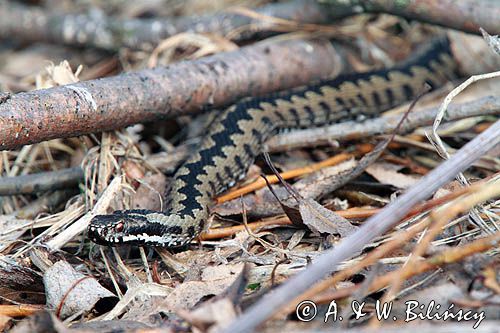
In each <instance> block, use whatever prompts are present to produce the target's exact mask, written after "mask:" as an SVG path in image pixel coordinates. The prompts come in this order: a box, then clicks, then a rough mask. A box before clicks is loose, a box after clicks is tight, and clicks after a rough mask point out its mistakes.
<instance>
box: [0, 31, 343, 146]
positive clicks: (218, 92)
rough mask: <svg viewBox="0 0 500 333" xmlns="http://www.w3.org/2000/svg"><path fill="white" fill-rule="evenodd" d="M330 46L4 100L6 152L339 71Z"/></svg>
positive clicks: (239, 56)
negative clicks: (26, 145)
mask: <svg viewBox="0 0 500 333" xmlns="http://www.w3.org/2000/svg"><path fill="white" fill-rule="evenodd" d="M336 59H337V57H336V54H335V52H334V50H333V48H332V47H331V45H330V44H329V43H327V42H321V41H304V40H288V41H282V42H267V43H266V42H262V43H257V44H253V45H251V46H247V47H244V48H241V49H239V50H236V51H233V52H227V53H219V54H216V55H213V56H210V57H205V58H202V59H198V60H194V61H183V62H179V63H176V64H173V65H171V66H168V67H165V68H157V69H152V70H143V71H139V72H133V73H127V74H123V75H119V76H115V77H109V78H104V79H99V80H92V81H85V82H79V83H75V84H70V85H66V86H61V87H55V88H50V89H44V90H36V91H31V92H27V93H19V94H15V95H9V96H5V97H3V98H2V99H1V100H0V150H1V149H12V148H15V147H18V146H21V145H24V144H29V143H35V142H40V141H44V140H49V139H53V138H62V137H70V136H77V135H82V134H87V133H91V132H100V131H107V130H112V129H117V128H121V127H125V126H128V125H131V124H134V123H138V122H147V121H153V120H158V119H162V118H166V117H175V116H179V115H181V114H182V115H185V114H193V113H196V112H199V111H200V110H202V109H206V108H209V107H221V106H224V105H228V104H230V103H232V102H235V101H236V100H238V99H239V98H242V97H244V96H248V95H261V94H266V93H270V92H272V91H277V90H282V89H287V88H291V87H294V86H297V85H303V84H306V83H308V82H310V81H312V80H317V79H319V78H324V77H327V76H329V75H332V72H333V71H334V70H339V68H338V66H337V68H336V65H337V64H338V61H336Z"/></svg>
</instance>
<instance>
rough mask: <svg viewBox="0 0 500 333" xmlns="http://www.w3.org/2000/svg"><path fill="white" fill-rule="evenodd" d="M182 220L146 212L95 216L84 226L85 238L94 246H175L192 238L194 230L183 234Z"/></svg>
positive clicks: (130, 211) (125, 211) (177, 217)
mask: <svg viewBox="0 0 500 333" xmlns="http://www.w3.org/2000/svg"><path fill="white" fill-rule="evenodd" d="M182 222H183V221H182V219H181V217H180V216H178V215H168V214H164V213H160V212H155V211H149V210H124V211H115V212H114V213H113V214H109V215H97V216H94V218H92V220H91V221H90V224H89V226H88V229H87V231H88V237H89V238H90V239H91V240H92V241H93V242H94V243H97V244H100V245H108V246H118V245H139V246H143V245H144V246H162V247H169V248H172V247H179V246H183V245H185V244H186V243H188V242H189V241H190V240H191V239H193V237H194V236H195V233H194V230H193V232H191V230H190V229H189V230H186V232H184V230H183V228H182V227H181V225H182Z"/></svg>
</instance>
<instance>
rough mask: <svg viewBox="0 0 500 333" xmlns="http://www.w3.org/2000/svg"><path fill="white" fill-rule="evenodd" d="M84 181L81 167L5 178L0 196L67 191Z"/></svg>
mask: <svg viewBox="0 0 500 333" xmlns="http://www.w3.org/2000/svg"><path fill="white" fill-rule="evenodd" d="M82 179H83V171H82V168H80V167H74V168H67V169H61V170H58V171H51V172H43V173H35V174H30V175H22V176H17V177H3V178H0V196H2V195H15V194H33V193H37V192H46V191H54V190H59V189H65V188H68V187H72V186H75V185H76V184H78V182H79V181H80V180H82Z"/></svg>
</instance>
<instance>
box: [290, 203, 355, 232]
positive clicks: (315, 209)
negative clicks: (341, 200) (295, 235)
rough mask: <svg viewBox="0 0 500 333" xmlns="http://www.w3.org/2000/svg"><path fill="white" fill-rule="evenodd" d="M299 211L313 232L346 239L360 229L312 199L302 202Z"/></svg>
mask: <svg viewBox="0 0 500 333" xmlns="http://www.w3.org/2000/svg"><path fill="white" fill-rule="evenodd" d="M299 211H300V215H301V216H302V221H303V223H304V224H305V225H306V226H307V227H308V228H309V229H311V230H312V231H316V232H319V233H328V234H330V235H334V234H338V235H340V237H345V236H347V235H350V234H351V233H353V232H354V231H356V230H357V229H358V227H356V226H353V225H352V224H351V223H350V222H349V220H347V219H345V218H343V217H342V216H340V215H337V214H335V213H334V212H332V211H331V210H329V209H326V208H325V207H323V206H321V205H320V204H319V203H317V202H316V201H314V200H312V199H303V200H301V201H300V203H299Z"/></svg>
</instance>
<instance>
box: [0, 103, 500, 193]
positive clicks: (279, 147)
mask: <svg viewBox="0 0 500 333" xmlns="http://www.w3.org/2000/svg"><path fill="white" fill-rule="evenodd" d="M437 110H438V109H437V108H432V109H428V110H423V111H419V112H414V113H410V114H409V115H408V118H407V120H406V121H405V123H403V125H402V126H401V131H400V132H409V131H411V130H414V129H415V128H417V127H420V126H424V125H426V124H431V123H432V121H433V120H434V119H435V116H436V113H437ZM497 114H500V98H497V97H492V96H489V97H484V98H481V99H477V100H475V101H472V102H468V103H463V104H456V105H451V106H450V107H449V109H448V110H447V118H446V121H451V120H458V119H463V118H467V117H475V116H485V115H497ZM400 119H401V116H400V115H395V116H390V117H381V118H377V119H372V120H370V121H366V122H363V123H352V122H348V123H343V124H335V125H332V126H329V127H322V128H314V129H306V130H297V131H293V132H290V133H287V134H280V135H277V136H275V137H273V138H271V139H270V140H269V141H267V143H266V145H267V146H268V148H269V150H270V151H273V152H276V151H284V150H290V149H294V148H301V147H310V146H317V145H320V144H329V143H330V142H331V140H347V139H360V138H364V137H367V136H371V135H378V134H386V133H390V132H392V131H394V128H395V127H396V125H397V123H398V122H399V120H400ZM191 148H192V147H191V146H188V145H184V146H181V147H179V148H176V150H175V151H174V152H173V153H172V152H171V153H168V154H162V153H160V154H155V155H151V156H149V157H148V158H147V161H148V163H149V164H151V165H152V166H154V167H157V168H159V169H161V170H162V171H167V172H171V171H173V170H174V169H175V167H176V166H177V165H178V163H179V162H180V161H182V160H184V159H185V157H186V156H187V155H188V154H189V151H190V149H191ZM71 175H72V176H71ZM271 177H272V176H271ZM82 179H83V172H81V171H78V170H77V169H76V168H75V169H72V168H68V169H62V170H59V171H55V172H51V173H39V174H32V175H29V176H19V177H6V178H0V195H15V194H22V193H27V194H29V193H33V191H32V190H30V189H29V188H30V187H32V188H36V189H38V190H39V191H46V190H54V189H58V188H66V187H68V186H72V185H73V184H77V183H79V182H80V181H82ZM285 179H288V178H285ZM261 184H264V182H263V180H261V179H260V178H259V180H257V181H256V182H255V185H254V184H253V183H252V184H250V185H248V186H249V187H250V186H259V187H258V188H260V186H261ZM244 188H245V189H246V190H248V191H250V189H247V188H246V187H242V188H241V191H243V189H244ZM256 189H257V188H252V189H251V190H256ZM231 193H233V192H230V193H228V194H227V195H230V194H231ZM235 193H237V195H236V194H235V195H234V197H237V196H239V195H240V194H241V193H240V192H235ZM219 200H223V201H225V200H227V198H226V197H225V196H222V197H221V198H220V199H219ZM221 202H222V201H221Z"/></svg>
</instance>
